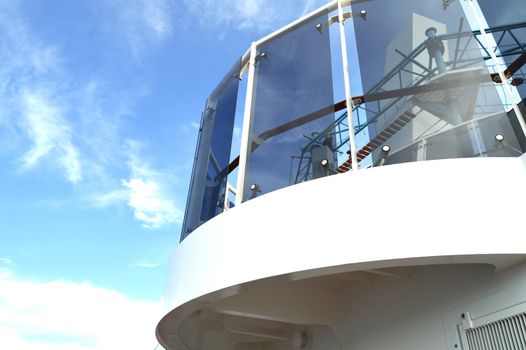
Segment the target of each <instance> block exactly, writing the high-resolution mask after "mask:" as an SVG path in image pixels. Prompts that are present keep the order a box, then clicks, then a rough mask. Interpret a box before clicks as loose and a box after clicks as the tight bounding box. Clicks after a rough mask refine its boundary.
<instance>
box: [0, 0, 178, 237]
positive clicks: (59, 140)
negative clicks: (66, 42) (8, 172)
mask: <svg viewBox="0 0 526 350" xmlns="http://www.w3.org/2000/svg"><path fill="white" fill-rule="evenodd" d="M20 5H21V2H18V1H12V2H1V1H0V61H2V65H0V99H1V100H2V101H3V103H2V105H1V106H0V152H7V151H6V149H7V148H9V147H10V148H12V149H10V150H9V151H10V152H12V154H13V155H14V156H13V158H14V159H17V160H18V164H19V169H21V170H23V171H25V172H28V173H29V172H32V173H34V174H35V176H36V175H37V173H38V172H50V173H53V174H54V175H55V174H59V175H60V176H62V177H64V178H65V179H66V180H67V181H68V182H69V183H71V184H73V185H74V188H75V193H77V194H79V198H77V199H80V200H79V202H82V203H83V204H86V203H88V204H89V205H93V206H95V207H97V208H106V207H108V206H110V205H123V206H129V207H131V209H132V210H133V211H134V215H135V217H136V218H137V220H139V221H140V222H141V223H142V224H143V226H144V227H146V228H151V229H156V228H161V227H163V226H165V225H167V224H170V223H173V222H178V221H180V217H181V211H180V209H178V208H177V207H176V205H175V202H174V200H173V199H171V198H170V197H169V196H170V195H172V196H173V195H174V193H172V191H171V185H170V183H169V182H170V181H172V180H173V178H172V177H167V176H165V175H164V174H163V173H162V172H160V171H158V170H156V169H154V167H153V166H151V165H150V164H147V163H146V162H144V161H143V160H142V159H140V157H139V151H138V148H139V147H136V146H133V147H132V146H130V145H131V144H132V143H133V142H128V140H127V139H126V138H125V137H123V135H122V134H121V125H122V122H123V119H124V116H129V115H133V114H134V113H133V106H134V102H133V101H134V100H136V99H137V98H138V97H140V96H142V95H144V94H145V92H144V91H147V90H148V87H147V86H143V85H140V84H139V85H140V86H138V85H137V86H135V85H134V87H130V88H129V90H126V91H123V90H122V89H115V88H114V87H112V86H111V84H110V82H108V81H104V80H103V78H100V77H98V76H91V75H89V74H88V75H86V76H82V77H80V76H78V75H77V74H73V73H72V72H71V71H70V70H69V69H70V68H68V67H71V62H69V64H68V62H67V60H66V58H67V57H68V56H67V53H66V52H63V50H61V48H60V47H58V46H53V45H50V44H46V43H45V42H43V41H41V40H39V39H38V33H34V32H32V31H31V30H30V29H31V28H30V27H29V26H28V25H27V23H26V22H25V21H24V19H25V16H24V15H23V12H22V6H20ZM98 6H100V9H101V10H102V11H101V12H104V15H105V16H107V17H108V18H109V19H111V21H112V23H111V24H112V26H111V27H112V28H113V29H112V30H115V31H116V33H117V34H118V37H119V39H121V38H125V40H124V41H127V42H129V44H130V45H131V46H132V50H139V49H140V50H142V49H144V48H146V47H147V46H148V45H149V44H151V43H160V42H162V41H164V40H165V39H166V38H168V37H169V36H170V35H171V32H172V27H173V25H172V20H171V18H172V17H173V16H172V2H171V1H170V0H131V1H128V0H110V1H108V2H106V1H104V2H102V1H101V2H100V4H99V5H98ZM99 19H100V18H99ZM122 41H123V40H114V41H113V43H115V42H117V43H119V42H122ZM114 45H117V46H115V48H118V49H122V47H118V44H114ZM125 51H126V55H129V51H128V49H126V50H125ZM14 145H15V146H14ZM121 179H124V180H121ZM72 201H73V199H71V198H67V199H63V198H58V199H49V198H47V199H44V200H42V201H40V202H39V203H40V204H42V205H49V206H54V207H60V206H62V205H71V202H72Z"/></svg>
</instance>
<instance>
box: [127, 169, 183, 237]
mask: <svg viewBox="0 0 526 350" xmlns="http://www.w3.org/2000/svg"><path fill="white" fill-rule="evenodd" d="M122 184H123V185H124V186H125V187H126V188H128V189H129V190H130V197H129V200H128V205H129V206H130V207H132V208H133V209H134V210H135V218H136V219H137V220H139V221H142V222H143V227H146V228H152V229H156V228H160V227H162V226H165V225H167V224H170V223H173V222H176V221H180V217H181V214H180V211H178V210H177V209H176V207H175V205H174V203H173V201H171V200H169V199H167V198H164V195H163V192H162V190H161V186H160V185H159V184H158V183H156V182H155V181H154V180H143V179H137V178H134V179H131V180H130V181H126V180H123V181H122Z"/></svg>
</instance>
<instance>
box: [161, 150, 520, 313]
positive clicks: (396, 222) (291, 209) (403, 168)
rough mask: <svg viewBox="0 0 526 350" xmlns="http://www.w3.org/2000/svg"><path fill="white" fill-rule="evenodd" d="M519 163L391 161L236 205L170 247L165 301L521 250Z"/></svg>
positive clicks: (174, 303) (173, 302) (171, 302)
mask: <svg viewBox="0 0 526 350" xmlns="http://www.w3.org/2000/svg"><path fill="white" fill-rule="evenodd" d="M524 163H525V159H524V157H522V158H472V159H450V160H439V161H425V162H414V163H405V164H399V165H391V166H386V167H380V168H372V169H367V170H363V171H360V172H356V173H352V174H344V175H335V176H330V177H327V178H322V179H318V180H314V181H310V182H307V183H303V184H299V185H296V186H292V187H288V188H285V189H282V190H279V191H275V192H272V193H269V194H266V195H264V196H261V197H259V198H256V199H254V200H251V201H249V202H247V203H244V204H243V205H241V206H236V207H235V208H233V209H232V210H229V211H227V212H225V213H223V214H222V215H219V216H217V217H216V218H214V219H212V220H210V221H209V222H207V223H205V224H204V225H202V226H201V227H199V228H198V229H196V230H195V231H194V232H193V233H192V235H190V236H189V237H188V238H187V239H185V240H184V241H183V242H182V243H181V244H180V245H179V246H178V247H177V248H176V250H175V253H174V256H173V260H172V262H171V268H170V276H169V282H168V290H167V291H168V292H167V300H166V302H167V307H168V308H169V309H172V308H175V307H177V306H179V305H181V304H183V303H185V302H187V301H189V300H192V299H194V298H197V297H199V296H202V295H204V294H207V293H211V292H214V291H217V290H221V289H224V288H227V287H230V286H236V285H240V284H242V283H245V282H248V281H253V280H257V279H261V278H266V277H270V276H276V275H283V274H291V273H296V272H298V271H307V270H311V269H321V268H326V267H331V266H332V267H334V266H344V265H348V264H365V263H370V262H383V261H389V260H396V259H407V258H418V257H453V258H451V261H452V262H453V261H456V260H455V258H454V257H455V256H466V255H472V254H475V255H477V254H512V253H525V252H526V248H525V247H526V235H524V232H525V228H524V220H523V207H522V206H517V205H516V203H517V201H518V200H519V199H521V198H526V186H525V185H524V179H525V178H526V167H525V165H524ZM373 189H374V190H373ZM238 197H239V195H238ZM291 257H294V258H291ZM380 265H381V266H384V265H382V264H381V263H380ZM386 266H389V263H387V265H386ZM375 267H377V266H369V268H375Z"/></svg>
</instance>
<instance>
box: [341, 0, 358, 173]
mask: <svg viewBox="0 0 526 350" xmlns="http://www.w3.org/2000/svg"><path fill="white" fill-rule="evenodd" d="M342 6H343V5H342V1H341V0H338V19H339V27H340V28H339V29H340V46H341V50H342V63H343V82H344V87H345V102H346V109H347V123H348V124H349V143H350V146H351V149H350V152H351V155H350V156H351V162H352V164H351V169H352V170H358V158H357V156H356V152H357V147H356V138H355V136H354V120H353V114H352V112H353V109H354V103H353V101H352V96H351V78H350V73H349V60H348V57H347V36H346V35H345V19H344V16H343V8H342Z"/></svg>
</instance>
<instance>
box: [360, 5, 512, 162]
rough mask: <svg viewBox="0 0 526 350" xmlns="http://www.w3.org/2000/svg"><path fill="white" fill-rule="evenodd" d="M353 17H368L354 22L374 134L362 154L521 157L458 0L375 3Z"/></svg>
mask: <svg viewBox="0 0 526 350" xmlns="http://www.w3.org/2000/svg"><path fill="white" fill-rule="evenodd" d="M353 12H359V13H362V14H366V16H364V18H365V19H364V20H358V19H356V20H354V29H355V35H356V45H357V48H358V58H359V65H360V73H361V79H362V87H363V91H365V93H364V96H363V101H362V102H363V103H362V104H361V105H360V106H359V107H358V108H361V109H363V110H365V112H366V115H367V124H368V131H369V136H370V141H369V143H367V144H366V145H365V146H364V147H362V149H361V150H360V151H359V152H358V154H359V155H360V152H361V153H367V154H371V155H372V163H373V165H382V164H394V163H401V162H408V161H417V160H431V159H445V158H457V157H476V156H517V155H520V154H521V151H520V149H521V147H520V145H519V142H518V137H517V135H516V133H515V132H514V128H513V125H512V124H511V122H510V119H509V117H508V113H507V112H506V110H505V108H504V105H503V98H504V96H503V94H502V92H501V91H499V89H498V88H497V86H496V84H495V83H494V82H493V80H494V79H493V76H492V75H491V74H490V72H489V70H488V67H487V61H488V59H489V56H487V55H484V49H481V47H480V46H479V43H480V41H479V39H478V38H477V36H476V34H475V33H473V32H472V30H471V29H470V27H469V24H468V20H467V18H466V16H465V14H464V10H463V8H462V6H461V4H460V2H458V1H457V2H447V3H446V2H441V1H435V0H405V1H393V0H374V1H368V2H364V3H358V4H357V5H353ZM385 14H389V16H386V15H385ZM502 138H503V139H504V140H506V141H505V142H503V141H502Z"/></svg>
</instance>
